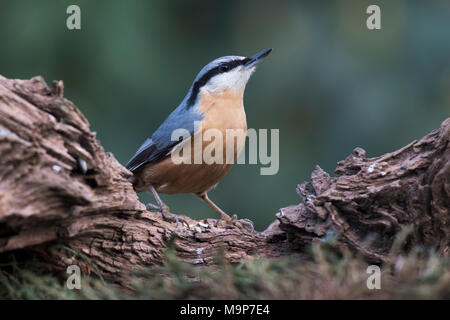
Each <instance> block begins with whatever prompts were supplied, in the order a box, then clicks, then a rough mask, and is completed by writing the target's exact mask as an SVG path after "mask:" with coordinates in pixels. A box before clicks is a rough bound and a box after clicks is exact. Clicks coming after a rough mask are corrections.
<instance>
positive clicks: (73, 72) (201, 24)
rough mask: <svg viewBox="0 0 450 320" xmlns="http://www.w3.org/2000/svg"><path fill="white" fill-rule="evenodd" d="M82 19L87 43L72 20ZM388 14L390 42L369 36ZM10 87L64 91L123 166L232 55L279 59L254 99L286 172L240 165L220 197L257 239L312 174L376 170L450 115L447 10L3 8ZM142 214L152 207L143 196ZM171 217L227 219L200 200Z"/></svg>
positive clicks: (338, 4)
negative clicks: (371, 20) (346, 167)
mask: <svg viewBox="0 0 450 320" xmlns="http://www.w3.org/2000/svg"><path fill="white" fill-rule="evenodd" d="M70 4H77V5H79V6H80V7H81V26H82V29H81V30H78V31H70V30H68V29H67V28H66V19H67V17H68V15H67V14H66V8H67V6H68V5H70ZM370 4H377V5H379V6H380V7H381V21H382V22H381V23H382V29H381V30H375V31H371V30H368V29H367V27H366V19H367V17H368V14H366V8H367V7H368V6H369V5H370ZM0 46H1V47H0V48H1V49H0V74H2V75H3V76H6V77H9V78H30V77H33V76H36V75H42V76H43V77H44V78H45V79H46V80H47V82H48V83H50V82H51V80H53V79H61V80H64V83H65V96H66V97H67V98H68V99H70V100H72V101H73V102H74V103H75V104H76V105H77V106H78V107H79V108H80V109H81V111H82V112H83V113H84V114H85V115H86V117H87V118H88V119H89V121H90V123H91V127H92V129H93V130H94V131H96V132H97V136H98V139H99V140H100V141H101V143H102V145H103V146H104V147H105V150H106V151H109V152H112V153H114V155H115V156H116V158H117V159H118V160H119V161H120V162H121V163H122V164H125V163H126V162H127V161H128V159H129V158H130V157H131V156H132V155H133V154H134V152H135V151H136V149H137V148H138V147H139V146H140V144H141V143H142V142H143V141H144V140H145V138H146V137H147V136H150V135H151V134H152V132H153V131H154V130H155V129H156V128H157V127H158V126H159V124H160V123H161V122H162V121H163V120H164V119H165V117H167V115H168V114H169V113H170V112H171V111H172V109H174V108H175V107H176V106H177V105H178V103H179V102H181V100H182V99H183V97H184V95H185V94H186V92H187V90H188V88H189V86H190V85H191V82H192V80H193V79H194V77H195V76H196V74H197V73H198V71H199V70H200V69H201V68H202V67H203V66H204V65H205V64H206V63H208V62H209V61H211V60H213V59H214V58H217V57H220V56H224V55H245V56H248V55H252V54H254V53H256V52H258V51H259V50H261V49H265V48H269V47H271V48H273V49H274V50H273V52H272V54H271V55H270V56H269V57H268V58H267V59H266V60H265V61H264V62H263V63H261V65H260V66H259V67H258V70H257V72H256V73H255V74H254V76H253V77H252V79H251V80H250V82H249V84H248V85H247V89H246V94H245V106H246V112H247V120H248V126H249V128H267V129H270V128H279V129H280V170H279V173H278V174H277V175H274V176H261V175H260V174H259V170H260V167H259V166H258V165H237V166H235V167H234V168H233V170H231V171H230V173H229V174H228V175H227V176H226V177H225V178H224V179H223V180H222V182H221V183H220V184H219V186H218V187H217V188H216V189H215V190H214V191H212V192H211V193H210V197H211V199H213V200H214V201H216V203H217V204H218V205H219V206H221V207H222V208H223V209H224V210H225V211H227V212H229V213H237V214H238V215H239V217H241V218H244V217H245V218H250V219H252V220H253V221H254V222H255V226H256V228H257V229H258V230H262V229H264V228H265V227H266V226H267V225H268V224H269V223H270V222H272V221H273V220H274V214H275V213H276V211H277V210H278V209H279V208H280V207H284V206H287V205H290V204H295V203H298V202H299V201H300V198H299V196H298V195H297V194H296V193H295V186H296V184H298V183H300V182H303V181H305V180H308V179H309V175H310V173H311V171H312V170H313V168H314V166H315V164H318V165H320V166H321V167H322V168H323V169H324V170H326V171H327V172H329V173H330V174H332V173H333V170H334V168H335V166H336V162H337V161H339V160H342V159H344V158H345V157H346V156H347V155H348V154H349V153H350V152H351V151H352V150H353V149H354V148H355V147H357V146H360V147H362V148H364V149H365V150H366V151H367V156H370V157H372V156H378V155H381V154H383V153H385V152H389V151H392V150H394V149H397V148H399V147H402V146H403V145H406V144H408V143H409V142H410V141H412V140H414V139H417V138H420V137H422V136H423V135H425V134H427V133H428V132H429V131H431V130H433V129H435V128H438V127H439V125H440V123H441V122H442V121H443V120H444V119H445V118H446V117H448V116H449V115H450V107H449V105H450V2H449V1H448V0H441V1H420V0H416V1H405V0H396V1H364V0H355V1H264V2H263V1H256V0H254V1H237V0H236V1H199V0H194V1H163V0H161V1H144V0H139V1H138V0H132V1H112V0H108V1H106V0H103V1H87V0H85V1H75V0H73V1H62V0H61V1H56V0H53V1H50V0H38V1H24V0H14V1H13V0H0ZM141 199H142V201H145V202H146V201H153V199H152V197H151V196H149V195H141ZM163 199H164V200H165V201H166V202H167V203H168V205H169V206H170V208H171V210H172V211H173V212H175V213H176V212H179V213H184V214H187V215H190V216H191V217H194V218H204V217H216V213H215V212H214V211H212V210H211V209H210V208H209V207H208V206H207V205H206V204H204V203H202V202H200V201H199V200H198V199H197V198H196V197H194V196H191V195H171V196H164V195H163Z"/></svg>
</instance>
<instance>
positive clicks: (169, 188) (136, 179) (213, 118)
mask: <svg viewBox="0 0 450 320" xmlns="http://www.w3.org/2000/svg"><path fill="white" fill-rule="evenodd" d="M271 51H272V49H271V48H270V49H266V50H263V51H261V52H259V53H257V54H255V55H253V56H250V57H245V56H223V57H220V58H217V59H215V60H213V61H211V62H210V63H208V64H207V65H206V66H204V67H203V68H202V69H201V70H200V72H199V73H198V74H197V76H196V77H195V79H194V81H193V83H192V85H191V86H190V88H189V90H188V92H187V94H186V96H185V97H184V99H183V100H182V101H181V103H180V104H179V105H178V107H176V108H175V109H174V110H173V111H172V112H171V113H170V114H169V116H168V117H167V118H166V119H165V120H164V121H163V122H162V124H161V125H160V126H159V127H158V128H157V129H156V131H154V133H153V134H152V135H151V137H150V138H147V139H146V140H145V142H144V143H143V144H142V145H141V146H140V147H139V148H138V150H137V151H136V153H135V154H134V156H133V157H132V158H131V159H130V160H129V161H128V163H127V164H126V166H125V167H126V168H127V169H128V170H129V171H131V172H132V173H133V176H132V178H131V182H132V183H133V187H134V190H135V191H136V192H148V193H150V194H153V196H154V198H155V200H156V202H157V203H158V205H154V204H152V203H149V204H147V206H146V208H147V209H148V210H158V211H160V212H161V214H162V217H163V219H164V220H166V221H170V222H176V223H177V225H178V222H179V220H180V219H181V218H180V219H179V218H178V217H177V216H176V215H175V214H171V213H170V210H169V207H168V206H167V205H166V204H165V203H164V202H163V201H162V199H161V197H160V195H159V194H160V193H163V194H180V193H188V194H194V195H196V196H197V197H199V198H200V199H202V200H203V201H204V202H206V203H207V204H208V205H209V206H211V207H212V209H214V211H216V212H217V214H218V215H219V216H220V219H221V220H224V221H226V222H228V223H233V222H236V221H237V220H238V219H237V216H236V215H233V216H231V217H230V215H228V214H227V213H225V212H224V211H223V210H222V209H221V208H220V207H219V206H217V205H216V204H215V203H214V202H213V201H211V200H210V199H209V197H208V192H209V191H211V190H212V189H213V188H215V187H216V186H217V184H218V183H219V181H220V180H221V179H222V178H223V177H224V176H225V175H226V174H227V173H228V171H229V170H230V169H231V168H232V166H233V164H234V163H235V162H236V160H237V156H238V154H239V153H240V152H241V151H242V149H243V148H244V146H245V137H246V134H247V119H246V114H245V109H244V103H243V99H244V91H245V87H246V84H247V82H248V80H249V79H250V76H251V75H252V73H253V72H254V71H255V68H256V65H257V64H258V63H259V62H261V61H262V60H263V59H264V58H265V57H267V56H268V55H269V53H270V52H271ZM179 129H182V130H184V131H183V132H187V133H188V135H186V136H184V137H183V138H179V139H178V140H177V139H173V133H174V132H175V131H176V130H179ZM210 129H212V130H216V132H217V131H218V132H219V133H221V134H223V136H225V137H226V131H227V130H236V132H238V134H237V135H238V137H237V140H238V142H237V143H236V145H234V138H233V139H231V138H228V137H226V138H225V142H223V141H222V145H218V144H217V143H218V141H216V139H214V140H213V141H211V142H210V144H212V146H213V147H214V146H215V147H217V148H223V153H226V150H227V149H230V146H231V147H232V148H233V150H232V152H233V153H234V154H233V155H232V156H233V159H232V161H231V162H230V161H217V162H216V163H205V162H204V161H202V162H200V163H196V162H195V161H194V163H192V162H191V163H175V162H174V160H173V159H174V158H173V156H174V154H175V153H176V152H180V149H182V148H183V147H186V146H187V145H190V146H194V140H195V139H196V138H197V137H200V138H201V137H202V135H204V134H205V132H207V130H210ZM239 138H243V139H239ZM231 140H233V141H231ZM232 143H233V144H232ZM208 145H209V144H208V143H207V142H205V139H203V140H201V144H200V151H198V150H195V146H194V152H192V154H191V155H188V157H191V159H194V158H195V152H197V153H198V152H203V151H204V150H205V148H207V147H208ZM210 147H211V146H210ZM218 150H220V149H218ZM225 156H226V155H223V157H225ZM218 157H219V158H220V155H219V156H218ZM241 221H244V222H247V223H248V224H249V225H250V229H251V230H254V228H253V223H252V222H251V221H250V220H249V219H242V220H241ZM183 222H186V221H185V220H183Z"/></svg>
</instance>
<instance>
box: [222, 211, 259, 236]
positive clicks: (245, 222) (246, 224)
mask: <svg viewBox="0 0 450 320" xmlns="http://www.w3.org/2000/svg"><path fill="white" fill-rule="evenodd" d="M220 221H224V222H225V223H227V224H230V225H233V226H236V227H238V228H241V229H242V228H245V229H247V230H249V231H250V232H251V233H253V232H255V227H254V225H253V221H251V220H250V219H245V218H244V219H238V217H237V215H235V214H233V215H232V216H231V217H230V218H229V219H223V220H217V222H218V223H217V225H216V227H218V224H219V222H220Z"/></svg>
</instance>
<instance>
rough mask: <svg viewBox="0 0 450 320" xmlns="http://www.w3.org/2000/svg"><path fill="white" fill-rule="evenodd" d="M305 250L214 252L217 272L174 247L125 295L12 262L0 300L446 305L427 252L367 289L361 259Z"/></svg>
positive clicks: (439, 270)
mask: <svg viewBox="0 0 450 320" xmlns="http://www.w3.org/2000/svg"><path fill="white" fill-rule="evenodd" d="M309 249H310V250H308V251H309V254H308V255H307V258H306V259H302V260H299V259H292V258H289V259H281V260H276V261H274V260H268V259H261V258H253V259H248V260H246V261H243V262H241V263H239V264H233V265H232V264H229V263H226V262H225V259H224V258H223V255H222V254H221V253H218V254H217V256H216V257H215V262H216V265H215V266H214V267H208V268H206V267H198V266H193V265H190V264H187V263H185V262H183V261H181V260H180V259H179V258H178V257H177V255H176V251H175V249H174V247H173V245H172V246H170V247H169V249H168V250H167V251H166V255H165V261H164V264H163V265H162V266H157V267H152V268H148V269H141V270H138V271H136V272H135V273H134V274H133V276H132V277H131V278H130V282H129V283H130V287H129V289H126V290H124V289H122V288H120V287H118V286H117V285H115V284H112V283H109V282H107V281H103V280H101V279H100V278H97V277H95V276H83V277H82V281H81V289H80V290H76V289H74V290H69V289H68V288H67V287H66V285H65V281H66V279H67V276H68V275H67V274H65V273H64V272H61V273H55V272H54V271H52V270H51V269H50V267H49V266H47V265H45V264H42V263H39V261H37V260H32V261H28V262H26V263H18V262H17V261H16V260H15V258H14V255H10V256H9V260H8V261H7V262H6V263H3V264H2V265H0V299H402V298H412V299H414V298H420V299H442V298H447V299H448V298H450V260H449V259H448V258H444V257H440V256H438V255H436V253H435V252H434V251H432V250H424V249H421V248H415V249H414V250H411V251H410V253H409V254H404V255H401V254H396V256H392V257H393V263H392V264H390V265H384V266H381V271H382V276H381V289H380V290H369V289H367V286H366V281H367V278H368V276H369V274H367V272H366V270H367V266H368V264H367V262H365V261H364V260H363V259H361V258H360V257H357V256H355V255H353V254H351V253H350V252H348V251H345V250H344V251H336V249H335V248H334V247H333V246H330V244H329V243H321V244H315V245H313V246H312V247H310V248H309ZM68 250H70V249H68ZM73 253H74V254H78V253H75V252H73ZM80 257H81V256H80ZM394 257H395V258H394ZM85 259H87V258H85ZM86 261H87V262H89V261H88V260H86ZM92 269H93V270H96V269H95V266H94V265H93V266H92Z"/></svg>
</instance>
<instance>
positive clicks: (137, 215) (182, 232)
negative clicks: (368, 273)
mask: <svg viewBox="0 0 450 320" xmlns="http://www.w3.org/2000/svg"><path fill="white" fill-rule="evenodd" d="M449 139H450V118H448V119H446V120H445V121H444V122H443V123H442V125H441V128H440V129H439V130H435V131H433V132H431V133H430V134H428V135H427V136H425V137H424V138H422V139H420V140H417V141H413V142H412V143H410V144H409V145H407V146H405V147H404V148H402V149H400V150H397V151H395V152H392V153H388V154H385V155H383V156H380V157H376V158H366V157H365V152H364V150H362V149H361V148H356V149H355V150H354V151H353V152H352V154H351V155H350V156H349V157H347V159H345V160H344V161H341V162H339V163H338V166H337V168H336V171H335V177H330V176H329V175H328V174H327V173H326V172H324V171H323V170H322V169H320V167H318V166H317V167H316V169H315V170H314V171H313V173H312V175H311V181H310V182H306V183H303V184H300V185H299V186H298V188H297V192H298V193H299V195H300V196H301V197H302V198H303V199H304V201H303V202H301V203H299V204H297V205H293V206H289V207H286V208H282V209H280V210H279V212H278V213H276V215H275V216H276V220H275V221H274V222H273V223H272V224H271V225H270V226H269V227H268V228H267V229H266V230H265V231H263V232H254V233H252V232H249V231H248V230H247V229H245V228H240V227H239V226H229V225H227V224H225V223H223V222H222V221H218V220H215V219H206V220H202V221H195V220H192V219H190V218H189V217H185V216H183V218H184V219H186V220H187V221H188V223H189V227H188V226H185V225H183V224H181V223H180V224H179V225H178V226H176V225H175V224H173V223H167V222H165V221H164V220H162V217H161V214H160V213H151V212H148V211H146V209H145V206H144V204H142V203H140V202H139V200H138V197H137V195H136V193H135V192H134V190H133V187H132V185H131V183H130V182H129V179H130V177H131V176H132V174H131V173H130V172H129V171H128V170H126V169H125V168H124V167H123V166H122V165H121V164H120V163H119V162H118V161H117V160H116V159H115V158H114V156H113V155H112V154H110V153H105V152H104V150H103V148H102V146H101V145H100V143H99V142H98V141H97V140H96V137H95V133H93V132H92V131H90V129H89V123H88V121H87V120H86V118H85V117H84V116H83V115H82V114H81V112H80V111H79V110H78V109H77V108H76V107H75V105H74V104H73V103H72V102H70V101H68V100H67V99H65V98H63V84H62V82H61V81H55V82H53V83H52V85H51V86H47V85H46V83H45V81H44V80H43V79H42V78H41V77H35V78H32V79H31V80H10V79H6V78H4V77H2V76H0V154H1V156H0V256H1V255H2V254H3V255H4V254H5V253H7V252H21V253H23V254H25V256H26V255H27V254H31V253H32V254H33V255H37V256H38V257H41V258H42V259H44V260H45V261H47V262H50V263H52V264H53V265H55V266H59V267H62V268H65V267H67V265H70V264H77V265H79V266H80V267H81V268H82V269H84V270H89V269H90V265H89V262H87V261H86V260H85V259H81V258H79V257H77V256H74V255H73V254H71V253H70V252H68V251H67V250H65V249H64V248H63V247H62V246H61V245H64V246H66V247H68V248H71V249H73V250H76V251H77V252H81V253H82V254H83V255H84V256H86V257H87V258H89V260H90V261H91V262H92V263H94V264H95V265H96V266H97V270H98V272H99V273H100V275H102V276H103V277H105V278H106V279H109V280H111V281H115V282H118V283H122V282H123V281H124V279H125V278H126V277H125V276H126V275H127V274H128V273H129V272H130V271H131V270H133V269H136V268H140V267H146V266H151V265H154V264H160V263H161V262H162V259H163V253H164V249H165V248H166V246H167V243H168V241H169V239H171V238H172V237H173V236H175V237H176V240H175V247H176V250H177V253H178V255H179V256H180V257H181V258H182V259H183V260H184V261H187V262H190V263H193V264H197V265H210V264H212V263H213V258H212V256H213V254H214V252H215V251H217V250H219V249H220V250H222V251H223V252H224V255H225V258H226V259H227V260H228V261H230V262H238V261H241V260H242V259H245V258H247V257H250V256H261V257H267V258H276V257H280V256H285V255H296V254H298V253H299V252H300V250H301V249H302V248H303V247H304V246H305V245H307V244H310V243H311V242H312V241H317V240H319V241H320V240H323V239H324V238H327V237H329V236H331V235H336V237H337V239H338V241H339V242H340V243H342V245H345V246H347V247H349V248H350V249H352V250H355V251H358V252H360V253H361V254H362V255H363V256H365V257H367V258H368V259H370V260H374V261H385V260H386V257H387V254H388V253H389V250H390V248H391V246H392V243H393V239H394V238H395V235H396V234H397V233H398V232H399V231H400V230H401V229H402V228H403V227H405V226H408V225H410V226H412V230H413V231H412V234H411V236H410V238H409V241H408V246H410V247H411V246H414V245H422V246H427V247H433V248H435V249H436V250H437V251H438V252H439V253H441V254H443V255H448V254H449V243H450V215H449V207H450V200H449V199H450V183H449V180H450V179H449V178H450V161H449V160H450V147H449ZM299 200H300V199H299Z"/></svg>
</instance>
